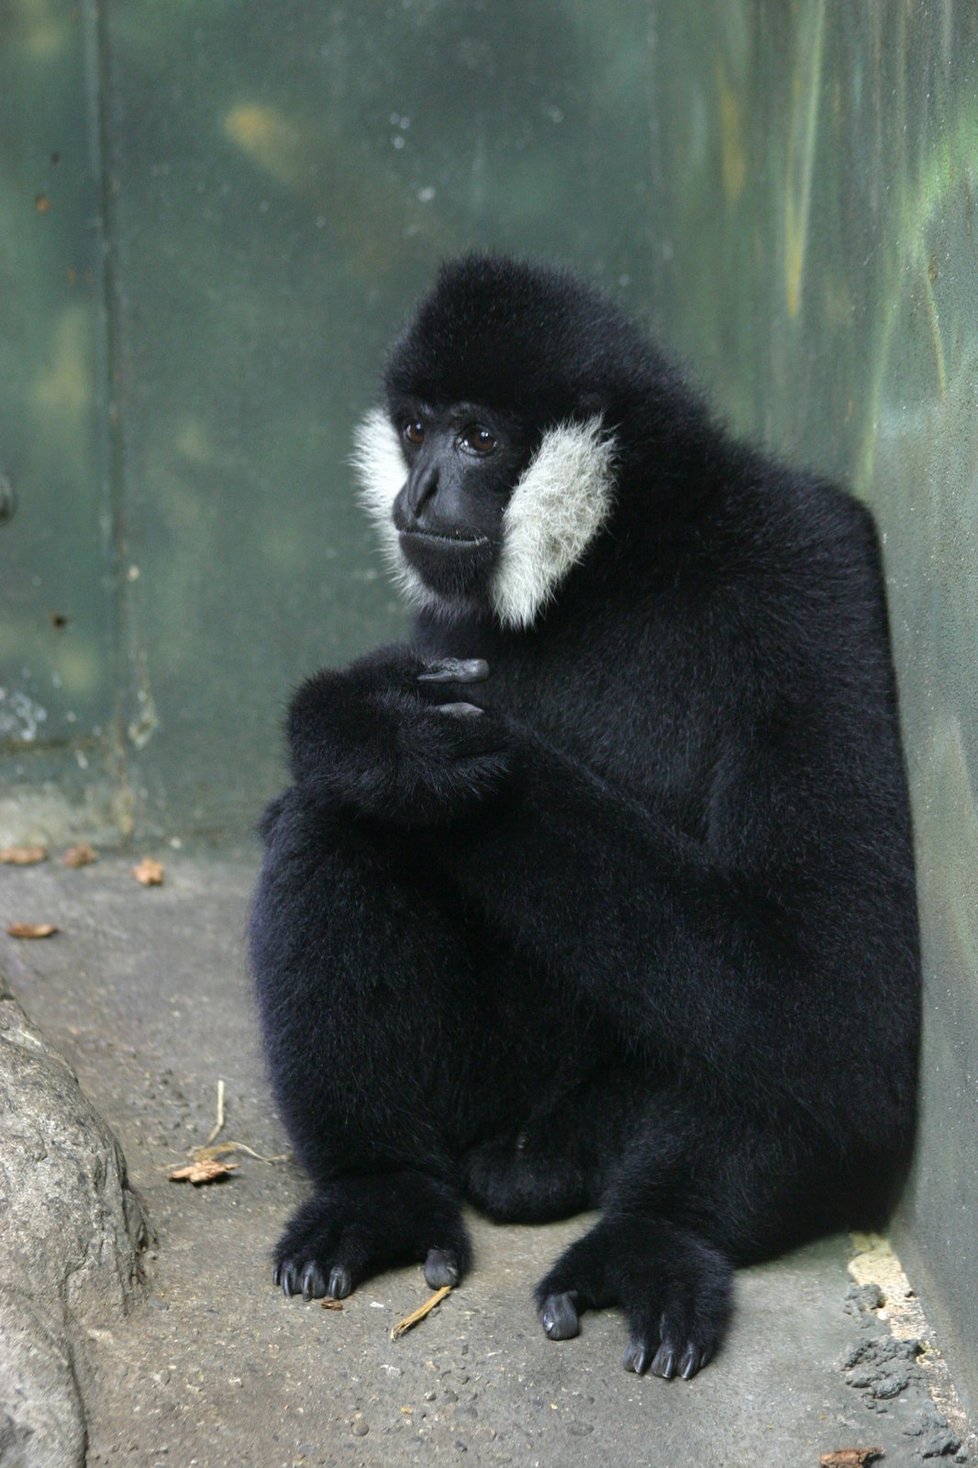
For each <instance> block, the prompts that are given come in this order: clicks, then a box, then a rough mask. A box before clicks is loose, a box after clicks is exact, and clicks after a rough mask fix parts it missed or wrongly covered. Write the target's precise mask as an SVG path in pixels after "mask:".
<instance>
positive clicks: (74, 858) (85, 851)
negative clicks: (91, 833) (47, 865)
mask: <svg viewBox="0 0 978 1468" xmlns="http://www.w3.org/2000/svg"><path fill="white" fill-rule="evenodd" d="M61 860H62V861H63V862H64V864H65V866H66V867H88V866H91V864H92V862H93V861H98V853H97V852H96V851H95V850H94V849H93V848H92V847H91V846H89V845H88V844H87V843H86V842H84V841H83V842H81V844H80V845H78V846H69V847H68V850H67V851H66V852H65V854H64V856H63V857H62V858H61Z"/></svg>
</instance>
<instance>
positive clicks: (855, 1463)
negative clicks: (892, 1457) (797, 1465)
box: [818, 1448, 886, 1468]
mask: <svg viewBox="0 0 978 1468" xmlns="http://www.w3.org/2000/svg"><path fill="white" fill-rule="evenodd" d="M885 1456H886V1455H885V1453H884V1452H883V1449H882V1448H836V1450H835V1452H834V1453H823V1454H822V1456H821V1457H820V1458H819V1460H818V1461H819V1463H820V1464H821V1468H867V1464H869V1463H875V1461H876V1459H877V1458H883V1457H885Z"/></svg>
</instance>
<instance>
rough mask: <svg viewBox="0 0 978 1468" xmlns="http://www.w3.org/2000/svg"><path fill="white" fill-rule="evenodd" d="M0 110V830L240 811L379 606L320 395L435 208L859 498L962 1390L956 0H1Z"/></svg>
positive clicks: (333, 381)
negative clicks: (314, 682) (888, 703)
mask: <svg viewBox="0 0 978 1468" xmlns="http://www.w3.org/2000/svg"><path fill="white" fill-rule="evenodd" d="M0 129H2V133H0V137H2V144H0V381H2V384H3V388H2V392H0V474H3V475H5V476H7V478H8V479H9V480H10V482H11V483H12V484H13V486H14V489H15V492H16V495H17V502H18V503H17V510H16V513H15V515H14V516H13V518H12V519H10V520H9V521H7V522H4V523H0V587H2V594H3V614H2V619H0V775H2V776H3V777H4V787H3V791H2V792H0V839H10V838H11V837H25V836H34V835H40V836H47V837H48V838H50V839H57V838H60V837H66V836H67V835H68V834H69V833H73V832H77V833H78V834H84V835H87V836H93V835H94V836H96V837H97V838H100V839H105V838H106V837H108V836H110V835H111V834H112V833H113V832H115V833H120V832H122V833H125V832H128V831H132V830H135V832H136V833H137V834H138V835H139V836H140V838H141V839H143V840H147V839H150V838H156V839H162V838H163V837H177V836H179V837H188V836H193V835H213V836H215V837H222V838H238V837H240V836H241V835H242V834H243V833H244V832H246V831H247V829H248V828H249V826H250V824H251V822H252V821H253V818H254V815H255V812H256V811H257V809H258V808H259V806H260V804H261V801H262V799H263V798H264V796H265V795H266V794H268V793H270V792H271V791H272V790H274V789H275V788H276V786H277V784H278V783H279V782H280V780H281V764H280V757H279V737H278V732H277V731H278V725H279V721H280V716H281V711H282V707H283V703H284V701H285V699H286V697H287V694H288V690H289V688H290V686H291V685H292V684H293V683H294V682H295V681H296V679H297V678H298V677H299V676H301V674H303V673H304V672H307V671H308V670H310V669H311V668H313V667H314V666H316V665H317V664H319V663H321V662H324V661H336V660H342V659H345V658H347V657H349V656H351V655H352V654H354V653H356V652H358V651H359V650H361V649H362V648H364V647H366V646H369V645H370V644H371V643H373V642H375V641H376V640H378V639H379V638H382V637H385V636H388V635H395V634H396V633H397V631H398V629H399V628H400V627H401V626H402V625H403V622H402V618H401V613H400V611H399V609H398V607H397V606H396V604H395V602H394V599H393V597H392V594H391V592H390V590H389V589H388V587H387V586H386V584H385V582H384V580H383V577H382V575H381V574H380V569H379V562H378V560H377V558H376V557H375V556H374V555H373V552H372V547H371V542H370V536H369V533H368V531H367V528H366V526H365V524H364V522H363V520H362V518H361V516H360V514H359V512H358V510H357V509H356V507H355V505H354V502H353V498H352V493H351V476H350V471H349V467H348V464H347V456H348V453H349V446H350V431H351V426H352V424H353V422H354V420H355V418H356V417H357V415H358V414H359V413H361V412H362V411H363V410H364V409H365V408H367V407H368V406H369V405H370V404H371V402H372V401H373V398H374V394H375V382H376V374H377V370H378V366H379V363H380V359H381V355H382V351H383V347H384V344H385V343H386V342H387V341H388V340H389V338H390V337H391V335H392V333H393V332H394V331H395V330H396V328H397V325H398V324H399V322H400V321H401V319H402V317H403V313H404V312H405V310H406V309H407V308H408V306H409V304H410V302H411V301H412V299H413V298H414V297H415V295H416V294H417V293H418V292H419V291H420V290H421V289H423V288H424V286H425V284H426V283H427V282H428V280H429V279H430V276H431V272H432V268H433V266H434V263H435V262H436V261H437V260H438V259H439V258H440V257H441V256H443V255H446V254H451V253H452V252H454V251H457V250H459V249H461V248H464V247H467V246H470V245H473V244H489V245H493V246H498V247H502V248H511V249H514V250H517V251H520V252H522V253H528V254H539V255H544V256H548V257H556V258H559V259H561V260H563V261H566V262H568V263H570V264H573V265H576V266H577V267H578V268H580V269H581V270H582V271H583V272H584V273H586V274H587V275H588V276H590V277H591V278H592V279H594V280H596V281H598V282H600V283H602V284H603V285H605V286H606V287H607V288H608V289H610V290H611V291H612V292H613V293H615V294H616V295H617V296H619V297H620V298H621V300H622V301H623V302H624V303H625V304H626V305H627V306H628V307H629V308H630V309H632V310H633V311H634V312H636V313H637V314H639V315H641V316H642V317H644V318H645V319H647V320H648V321H649V323H650V324H652V325H653V326H654V328H655V329H656V330H657V331H658V332H659V334H660V335H661V336H662V338H663V339H664V340H665V341H666V342H667V343H668V344H669V345H670V346H672V347H673V348H674V349H675V350H676V351H678V352H679V353H680V354H681V355H682V356H683V357H684V358H685V360H686V361H687V362H688V363H689V365H690V368H691V370H692V372H693V374H694V375H695V376H696V377H698V378H699V380H700V381H701V382H703V383H704V384H705V385H706V386H707V387H708V388H709V390H710V391H711V393H712V394H713V396H714V398H715V400H716V401H717V403H718V404H719V405H720V407H721V408H722V409H723V411H724V412H725V413H726V414H727V415H728V417H729V418H730V420H731V421H732V422H733V423H734V424H736V425H737V426H738V427H740V428H742V429H744V430H745V431H748V432H750V433H753V434H755V435H756V436H758V437H760V438H762V439H763V440H765V441H766V442H767V443H769V444H770V445H772V446H774V447H776V448H778V449H780V450H782V451H784V452H785V453H786V454H788V455H790V456H791V457H792V458H796V459H799V460H802V461H806V462H808V463H810V464H812V465H815V466H817V467H819V468H821V469H824V470H827V471H829V472H831V473H834V474H836V475H838V476H839V477H840V478H843V479H845V480H846V481H848V482H849V483H850V484H852V485H853V486H854V487H855V488H856V490H857V491H858V492H859V493H860V494H861V495H863V496H865V497H866V498H867V499H868V500H869V501H870V502H871V503H872V504H873V506H874V508H875V510H876V512H877V514H878V517H879V520H880V524H881V528H882V532H883V537H884V544H885V553H886V558H887V567H888V574H889V582H890V595H891V613H892V621H893V630H894V638H895V646H896V654H897V661H898V664H899V669H900V674H901V685H902V696H903V714H904V724H905V729H906V735H907V745H908V761H909V766H910V773H911V779H912V784H913V790H914V800H915V815H916V824H917V835H918V845H919V856H920V875H921V896H922V904H923V917H924V941H925V953H926V961H927V984H928V996H927V1011H928V1026H927V1038H926V1047H925V1086H924V1112H923V1142H922V1146H921V1149H920V1154H919V1162H918V1166H917V1170H916V1173H915V1177H914V1179H913V1182H912V1186H911V1188H910V1190H909V1194H908V1198H907V1201H906V1205H905V1209H904V1214H903V1219H904V1228H903V1241H904V1247H905V1250H906V1252H907V1253H908V1255H909V1256H910V1258H911V1261H912V1262H913V1264H914V1267H915V1271H916V1274H917V1277H918V1278H919V1279H920V1280H921V1281H922V1282H924V1283H925V1284H926V1285H927V1286H928V1289H929V1299H930V1303H931V1306H932V1309H933V1313H934V1315H935V1318H936V1319H937V1321H938V1324H939V1326H940V1327H941V1330H942V1333H943V1337H944V1339H945V1342H946V1344H948V1345H949V1348H950V1350H951V1353H952V1360H953V1364H954V1365H955V1367H956V1368H957V1370H958V1373H959V1376H960V1377H961V1379H962V1381H963V1382H964V1383H965V1385H966V1386H970V1388H971V1389H972V1391H973V1392H975V1389H976V1388H978V1366H976V1361H975V1353H974V1347H973V1345H972V1344H970V1343H973V1342H974V1341H975V1340H978V1296H976V1294H975V1291H974V1288H973V1280H974V1278H975V1276H976V1274H978V1242H976V1238H978V1230H976V1228H975V1224H974V1218H975V1215H976V1212H978V1163H976V1159H975V1152H976V1147H975V1139H976V1136H978V1127H976V1122H978V1115H976V1112H978V1082H976V1075H978V1043H976V1037H978V992H976V988H978V900H976V898H978V891H976V873H978V814H976V799H975V774H974V772H975V769H976V765H978V748H976V745H978V710H976V692H975V689H976V676H975V674H976V654H978V585H976V582H978V546H976V540H978V414H976V406H978V404H976V397H978V392H976V381H978V371H976V369H978V289H976V266H978V238H976V229H978V222H976V215H978V198H976V188H978V12H976V8H975V7H974V6H973V5H972V4H971V3H963V0H962V3H953V0H945V3H926V0H829V3H820V0H647V3H639V0H621V3H611V0H602V3H593V4H586V3H584V0H534V3H533V4H527V3H526V0H491V3H490V0H392V3H376V0H370V3H364V0H335V3H334V0H329V3H316V4H312V3H302V4H300V3H296V0H275V3H269V0H169V3H163V0H124V3H123V0H105V3H102V4H96V3H95V0H83V3H81V4H80V5H76V6H70V5H68V4H66V3H58V0H0ZM856 979H857V976H855V975H854V981H856ZM827 1043H831V1037H827ZM974 1400H976V1401H978V1396H975V1398H974Z"/></svg>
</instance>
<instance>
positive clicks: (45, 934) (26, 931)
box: [7, 923, 61, 938]
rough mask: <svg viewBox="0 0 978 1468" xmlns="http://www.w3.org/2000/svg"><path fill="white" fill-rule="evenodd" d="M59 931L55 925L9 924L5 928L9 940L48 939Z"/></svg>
mask: <svg viewBox="0 0 978 1468" xmlns="http://www.w3.org/2000/svg"><path fill="white" fill-rule="evenodd" d="M60 931H61V930H60V928H59V927H58V926H57V924H56V923H11V924H10V925H9V927H8V928H7V934H8V936H9V937H11V938H50V937H51V936H52V934H54V933H58V932H60Z"/></svg>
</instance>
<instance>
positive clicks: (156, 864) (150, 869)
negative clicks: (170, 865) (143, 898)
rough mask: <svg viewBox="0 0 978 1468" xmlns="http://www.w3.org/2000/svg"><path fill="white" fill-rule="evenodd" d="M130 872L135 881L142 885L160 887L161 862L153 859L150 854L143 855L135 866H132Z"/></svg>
mask: <svg viewBox="0 0 978 1468" xmlns="http://www.w3.org/2000/svg"><path fill="white" fill-rule="evenodd" d="M132 874H133V876H134V877H135V878H136V881H137V882H139V883H141V885H142V886H144V887H162V885H163V863H162V862H161V861H154V859H153V857H151V856H144V857H143V859H142V861H141V862H140V863H139V865H138V866H137V867H133V869H132Z"/></svg>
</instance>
